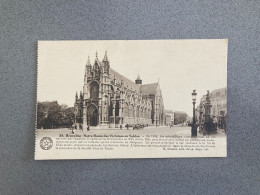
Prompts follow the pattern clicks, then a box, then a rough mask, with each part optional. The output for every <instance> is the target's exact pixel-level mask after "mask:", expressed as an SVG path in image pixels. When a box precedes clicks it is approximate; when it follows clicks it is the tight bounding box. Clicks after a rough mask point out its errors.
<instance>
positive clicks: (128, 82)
mask: <svg viewBox="0 0 260 195" xmlns="http://www.w3.org/2000/svg"><path fill="white" fill-rule="evenodd" d="M110 78H111V79H113V78H115V79H116V81H117V82H120V83H121V79H123V80H124V85H125V86H128V88H129V89H133V90H136V91H140V88H139V86H138V85H136V84H135V82H133V81H131V80H130V79H128V78H126V77H125V76H123V75H121V74H119V73H118V72H116V71H115V70H113V69H112V68H110Z"/></svg>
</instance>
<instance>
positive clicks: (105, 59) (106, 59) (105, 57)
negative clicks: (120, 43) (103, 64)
mask: <svg viewBox="0 0 260 195" xmlns="http://www.w3.org/2000/svg"><path fill="white" fill-rule="evenodd" d="M103 61H108V58H107V50H106V52H105V56H104V59H103Z"/></svg>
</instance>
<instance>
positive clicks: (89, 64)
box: [86, 56, 91, 66]
mask: <svg viewBox="0 0 260 195" xmlns="http://www.w3.org/2000/svg"><path fill="white" fill-rule="evenodd" d="M86 66H91V63H90V58H89V56H88V61H87V64H86Z"/></svg>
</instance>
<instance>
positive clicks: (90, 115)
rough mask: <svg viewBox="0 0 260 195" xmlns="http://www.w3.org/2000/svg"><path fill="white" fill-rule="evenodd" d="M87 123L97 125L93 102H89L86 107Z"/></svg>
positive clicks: (96, 114)
mask: <svg viewBox="0 0 260 195" xmlns="http://www.w3.org/2000/svg"><path fill="white" fill-rule="evenodd" d="M87 124H88V125H89V126H97V125H98V109H97V107H96V106H95V105H94V104H90V105H89V106H88V108H87Z"/></svg>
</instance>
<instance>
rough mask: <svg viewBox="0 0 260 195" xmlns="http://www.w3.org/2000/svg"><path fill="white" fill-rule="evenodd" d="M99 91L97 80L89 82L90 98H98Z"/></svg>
mask: <svg viewBox="0 0 260 195" xmlns="http://www.w3.org/2000/svg"><path fill="white" fill-rule="evenodd" d="M98 93H99V85H98V83H97V82H92V83H91V84H90V98H93V99H96V98H98Z"/></svg>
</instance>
